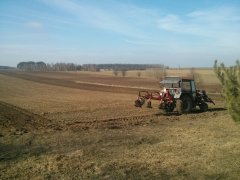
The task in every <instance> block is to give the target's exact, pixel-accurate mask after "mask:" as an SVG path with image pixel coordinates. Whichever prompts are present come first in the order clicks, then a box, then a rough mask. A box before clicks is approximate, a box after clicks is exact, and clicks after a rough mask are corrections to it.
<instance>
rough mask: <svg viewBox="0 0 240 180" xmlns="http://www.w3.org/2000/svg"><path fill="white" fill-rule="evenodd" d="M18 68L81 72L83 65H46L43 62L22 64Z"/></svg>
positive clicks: (24, 69)
mask: <svg viewBox="0 0 240 180" xmlns="http://www.w3.org/2000/svg"><path fill="white" fill-rule="evenodd" d="M17 68H18V69H20V70H23V71H80V70H82V66H81V65H77V64H73V63H55V64H46V63H45V62H43V61H39V62H33V61H27V62H20V63H18V64H17Z"/></svg>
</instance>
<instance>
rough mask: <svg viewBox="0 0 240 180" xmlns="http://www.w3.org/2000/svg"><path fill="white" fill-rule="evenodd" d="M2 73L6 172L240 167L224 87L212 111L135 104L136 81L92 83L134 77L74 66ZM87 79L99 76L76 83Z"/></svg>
mask: <svg viewBox="0 0 240 180" xmlns="http://www.w3.org/2000/svg"><path fill="white" fill-rule="evenodd" d="M1 74H4V75H0V87H1V88H0V94H1V96H0V130H1V131H0V172H1V173H0V179H237V178H238V177H239V175H240V174H239V165H240V158H239V157H240V144H239V138H240V127H239V125H238V124H236V123H235V122H233V121H232V120H231V118H230V117H229V115H228V114H227V110H226V109H224V105H223V101H222V99H221V97H220V96H219V95H215V96H214V97H213V99H214V100H215V103H216V106H213V105H210V109H209V111H207V112H204V113H201V112H200V111H199V110H198V109H196V110H195V111H194V112H192V113H190V114H184V115H178V114H177V113H175V112H174V113H171V114H168V115H164V114H163V113H162V112H161V111H159V110H158V108H157V106H158V102H153V108H152V109H148V108H146V107H145V106H144V107H143V108H135V107H134V100H135V98H136V94H137V93H136V91H135V89H133V88H130V87H129V88H128V87H113V88H110V87H108V86H104V85H96V84H93V83H103V84H115V85H121V86H129V85H131V83H132V82H131V81H132V80H131V79H128V78H121V79H124V80H122V82H121V83H119V82H115V81H114V78H115V77H107V76H106V77H103V76H102V77H101V78H102V80H100V79H101V78H100V77H96V76H89V77H87V75H84V76H83V77H81V78H82V79H81V78H80V76H82V75H78V74H77V75H76V76H79V77H77V78H74V76H75V75H74V73H72V74H71V75H68V73H37V74H33V73H24V72H12V73H11V72H7V71H4V72H1ZM83 80H84V81H85V82H86V83H87V82H88V83H92V84H89V85H88V84H86V83H82V84H77V83H75V81H83ZM107 81H109V82H108V83H107ZM125 81H126V82H125ZM141 81H142V82H143V81H144V79H143V80H141ZM141 81H140V80H139V81H138V83H136V84H134V86H142V84H141V83H142V82H141ZM144 87H146V88H152V87H153V86H151V85H149V86H148V85H145V86H144ZM133 93H134V95H133Z"/></svg>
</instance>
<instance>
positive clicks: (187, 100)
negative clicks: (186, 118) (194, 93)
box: [181, 96, 193, 113]
mask: <svg viewBox="0 0 240 180" xmlns="http://www.w3.org/2000/svg"><path fill="white" fill-rule="evenodd" d="M181 100H182V113H189V112H191V110H192V107H193V102H192V98H191V97H189V96H183V97H182V98H181Z"/></svg>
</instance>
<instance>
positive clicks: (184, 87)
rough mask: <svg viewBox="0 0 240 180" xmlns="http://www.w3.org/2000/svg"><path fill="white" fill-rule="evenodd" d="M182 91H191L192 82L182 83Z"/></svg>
mask: <svg viewBox="0 0 240 180" xmlns="http://www.w3.org/2000/svg"><path fill="white" fill-rule="evenodd" d="M182 90H184V91H191V81H182Z"/></svg>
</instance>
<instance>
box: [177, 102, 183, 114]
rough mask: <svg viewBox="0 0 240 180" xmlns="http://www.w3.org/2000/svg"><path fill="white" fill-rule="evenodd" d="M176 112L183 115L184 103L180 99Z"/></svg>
mask: <svg viewBox="0 0 240 180" xmlns="http://www.w3.org/2000/svg"><path fill="white" fill-rule="evenodd" d="M176 111H177V112H178V114H182V113H183V112H182V101H181V100H180V99H178V100H176Z"/></svg>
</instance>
